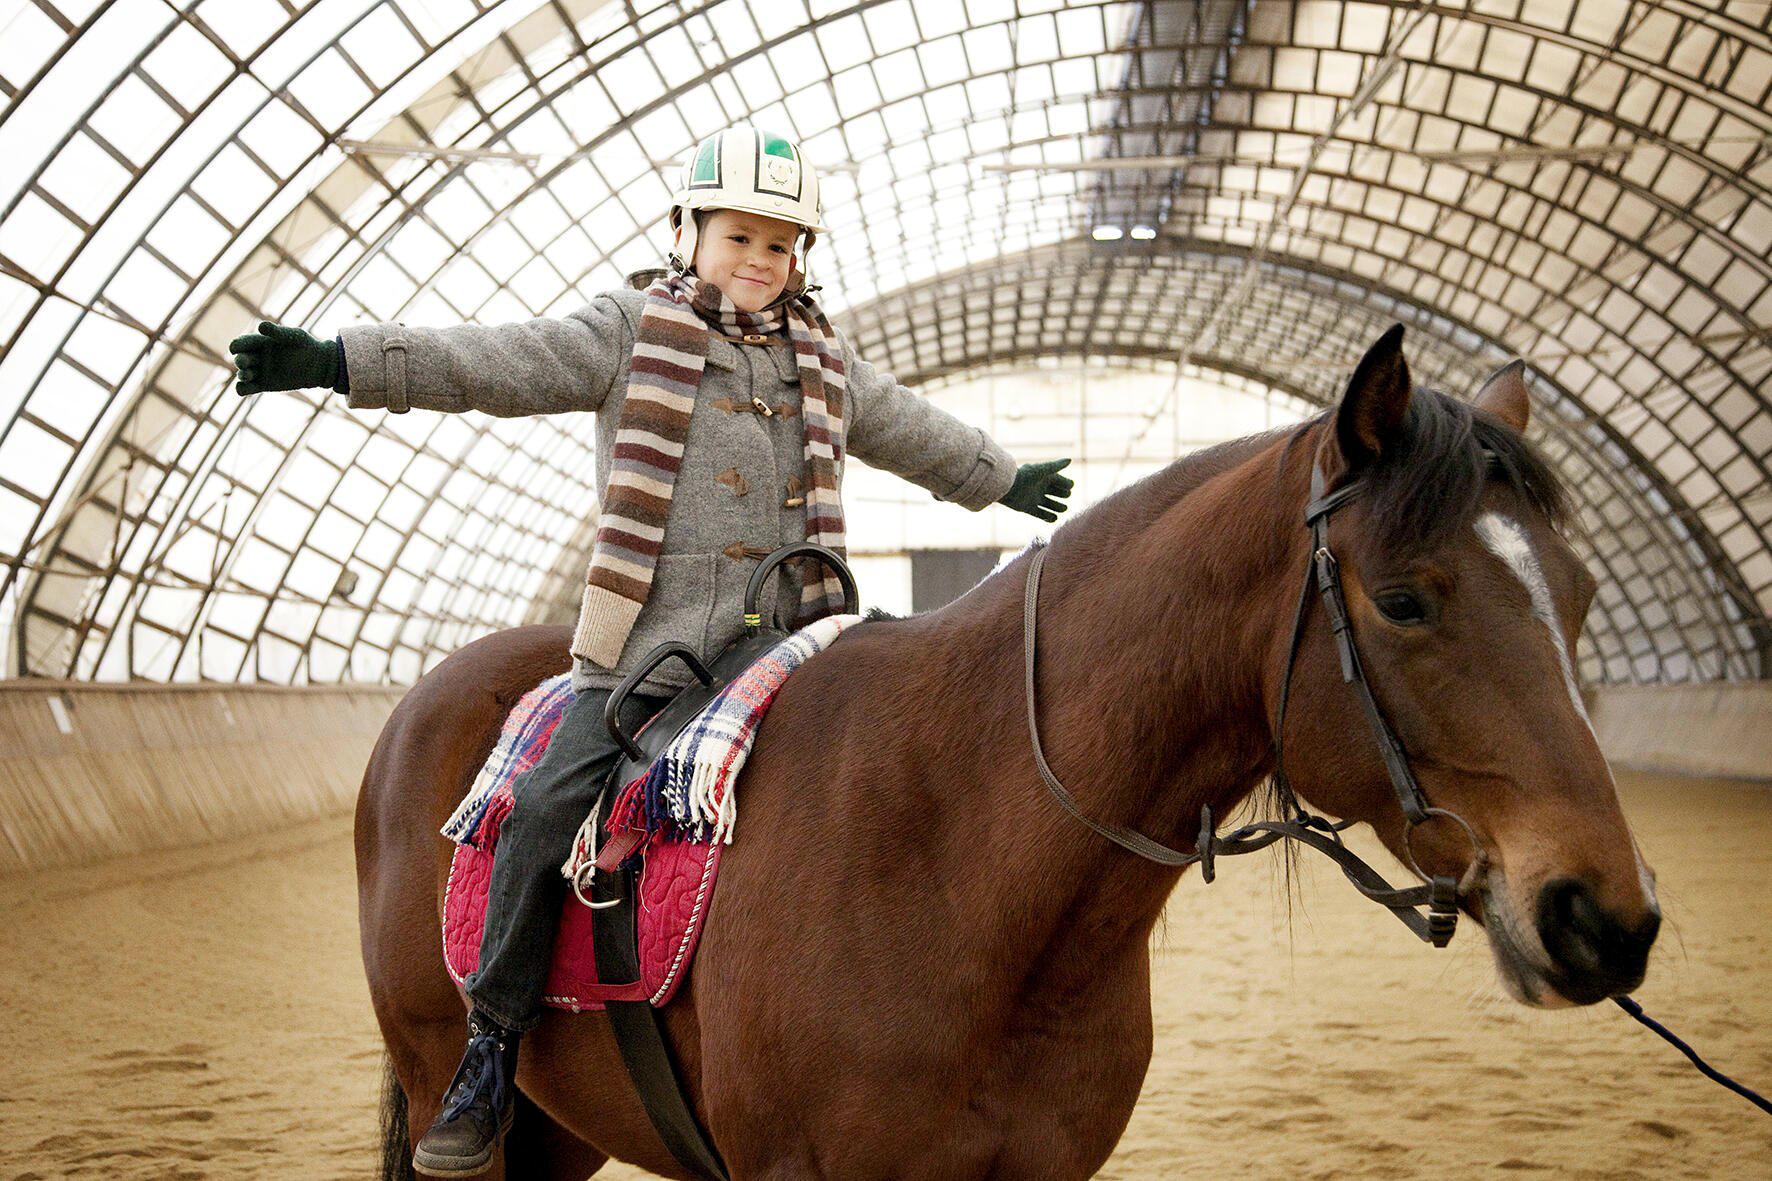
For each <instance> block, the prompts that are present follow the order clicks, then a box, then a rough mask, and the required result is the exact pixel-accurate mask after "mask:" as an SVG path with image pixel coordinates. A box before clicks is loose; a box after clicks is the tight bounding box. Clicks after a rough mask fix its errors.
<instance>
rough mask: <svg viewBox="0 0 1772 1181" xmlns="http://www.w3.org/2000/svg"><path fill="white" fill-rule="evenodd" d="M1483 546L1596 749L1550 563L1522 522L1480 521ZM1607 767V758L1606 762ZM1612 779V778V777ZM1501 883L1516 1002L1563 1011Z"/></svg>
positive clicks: (1645, 880)
mask: <svg viewBox="0 0 1772 1181" xmlns="http://www.w3.org/2000/svg"><path fill="white" fill-rule="evenodd" d="M1474 528H1475V530H1476V534H1477V538H1478V540H1479V541H1481V542H1482V543H1483V546H1484V548H1485V549H1487V550H1488V551H1489V552H1490V553H1493V554H1494V555H1495V556H1496V557H1497V558H1499V559H1500V560H1501V562H1502V564H1503V565H1505V566H1506V567H1507V569H1508V571H1509V572H1510V573H1512V574H1513V576H1514V577H1515V578H1516V579H1518V580H1519V582H1520V585H1521V586H1523V587H1524V588H1525V590H1526V594H1527V597H1528V599H1529V600H1530V602H1531V604H1532V615H1533V618H1535V619H1537V620H1538V621H1539V622H1540V623H1542V624H1543V625H1544V627H1545V630H1546V631H1547V632H1548V633H1549V635H1550V642H1551V646H1552V647H1553V648H1554V649H1555V651H1556V654H1557V666H1558V668H1559V669H1560V670H1561V672H1562V676H1563V687H1564V689H1565V690H1566V691H1567V692H1568V694H1569V704H1570V705H1571V706H1572V707H1573V708H1574V711H1575V716H1576V717H1578V718H1580V719H1581V722H1582V725H1583V726H1585V727H1586V728H1587V731H1588V734H1589V736H1590V737H1592V738H1593V740H1594V743H1595V746H1596V748H1597V747H1598V743H1599V739H1598V737H1597V736H1596V735H1594V729H1593V720H1592V719H1591V718H1590V717H1589V716H1588V712H1587V707H1586V706H1585V705H1584V704H1583V703H1582V700H1581V690H1580V686H1579V684H1578V682H1577V681H1576V676H1575V662H1574V659H1573V658H1572V656H1571V654H1570V651H1569V643H1568V640H1567V638H1566V636H1565V633H1564V631H1563V622H1562V620H1561V619H1560V618H1559V617H1558V615H1557V608H1556V602H1555V600H1554V599H1553V598H1552V596H1551V588H1550V583H1549V581H1548V580H1547V579H1546V577H1545V574H1544V564H1543V563H1542V562H1541V561H1540V560H1539V557H1538V553H1537V551H1536V550H1534V549H1533V547H1532V541H1531V538H1530V537H1529V536H1528V535H1527V533H1526V530H1525V528H1524V527H1523V526H1521V525H1520V523H1519V522H1518V521H1516V520H1514V519H1513V518H1511V517H1508V516H1505V515H1503V514H1501V513H1498V512H1493V511H1490V512H1485V513H1483V514H1482V515H1481V516H1480V517H1478V518H1477V520H1476V523H1475V526H1474ZM1601 763H1602V766H1603V765H1604V759H1603V758H1602V759H1601ZM1607 778H1608V780H1610V774H1609V773H1608V774H1607ZM1632 851H1633V854H1634V856H1635V861H1636V870H1637V881H1638V884H1639V886H1640V887H1641V889H1642V895H1643V904H1644V909H1645V912H1646V913H1648V914H1650V915H1655V916H1659V914H1660V908H1659V906H1658V905H1657V904H1656V899H1655V885H1654V876H1653V875H1652V874H1651V873H1650V872H1649V868H1648V866H1647V865H1645V864H1644V862H1643V858H1642V855H1641V853H1640V852H1639V851H1637V850H1636V848H1635V842H1634V840H1633V841H1632ZM1497 885H1498V883H1496V882H1493V881H1491V882H1488V883H1486V885H1485V890H1484V909H1485V913H1486V915H1487V919H1486V926H1487V927H1488V928H1489V931H1490V935H1491V946H1492V948H1493V949H1494V951H1495V954H1496V959H1497V963H1498V966H1499V967H1500V969H1501V977H1502V981H1503V983H1504V984H1505V985H1506V986H1507V988H1508V991H1509V992H1511V993H1512V994H1513V995H1514V996H1515V998H1516V999H1518V1000H1521V1001H1524V1002H1526V1003H1528V1004H1532V1005H1538V1006H1541V1007H1560V1006H1561V1005H1564V1004H1568V1003H1570V1002H1569V1001H1567V1000H1566V999H1565V998H1564V997H1562V996H1560V995H1559V994H1558V993H1557V991H1556V990H1555V989H1554V988H1547V987H1545V983H1544V980H1543V979H1534V978H1533V977H1535V976H1538V975H1539V974H1540V973H1541V972H1543V971H1544V970H1546V969H1552V968H1554V957H1552V956H1551V955H1550V953H1549V951H1548V949H1547V948H1546V947H1545V943H1544V939H1543V932H1542V931H1541V930H1540V929H1539V927H1538V924H1537V923H1536V922H1534V921H1532V920H1531V919H1529V918H1528V917H1527V916H1528V915H1529V914H1531V913H1532V908H1531V907H1530V906H1527V907H1524V908H1522V907H1521V906H1520V905H1518V904H1517V903H1516V901H1515V900H1514V899H1513V898H1512V896H1511V894H1510V891H1509V890H1508V889H1507V888H1506V886H1505V885H1502V887H1501V888H1499V889H1497V888H1495V887H1496V886H1497Z"/></svg>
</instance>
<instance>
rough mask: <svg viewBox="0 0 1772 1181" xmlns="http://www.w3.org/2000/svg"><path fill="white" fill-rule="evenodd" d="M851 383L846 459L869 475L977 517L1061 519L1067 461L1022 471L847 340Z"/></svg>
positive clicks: (992, 443)
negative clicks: (988, 511) (1001, 509)
mask: <svg viewBox="0 0 1772 1181" xmlns="http://www.w3.org/2000/svg"><path fill="white" fill-rule="evenodd" d="M842 343H843V361H844V365H845V367H846V373H847V376H848V379H849V384H848V393H849V406H848V416H849V424H848V442H849V452H850V454H852V455H854V456H855V457H856V458H857V459H860V460H863V461H865V462H866V463H867V464H868V465H869V466H870V467H877V468H881V469H883V470H885V471H889V472H891V473H892V474H893V475H895V476H899V477H902V478H903V479H906V480H909V481H910V482H911V483H913V484H916V485H917V486H919V487H921V488H927V489H928V490H929V491H930V492H932V493H934V494H935V498H936V499H937V500H949V501H953V502H954V503H955V504H958V505H960V506H962V507H963V508H968V509H971V510H972V511H974V512H977V511H978V510H979V509H982V508H984V507H986V506H987V505H990V504H995V503H1002V504H1006V505H1008V506H1009V507H1010V508H1013V509H1017V510H1019V511H1021V512H1024V513H1028V514H1030V515H1032V516H1035V517H1039V518H1040V519H1041V520H1043V521H1053V520H1056V519H1057V514H1059V513H1062V512H1064V511H1065V507H1066V506H1065V504H1064V498H1065V497H1067V496H1069V495H1070V493H1071V481H1070V478H1069V477H1068V476H1061V475H1059V474H1058V469H1059V468H1062V467H1064V466H1065V465H1066V464H1068V463H1069V462H1070V460H1068V459H1059V460H1052V461H1050V462H1047V463H1030V464H1023V465H1022V466H1021V467H1020V468H1017V467H1016V465H1015V460H1014V459H1012V458H1010V455H1009V453H1008V452H1007V451H1005V450H1003V448H1002V447H1001V446H999V445H998V443H997V442H996V440H994V439H992V438H991V437H990V436H989V435H987V434H985V432H984V431H982V430H980V429H979V428H977V427H975V426H971V425H969V424H967V423H964V422H961V421H960V420H959V419H957V418H955V417H954V416H953V415H951V414H949V413H948V412H947V411H945V410H941V409H939V408H938V407H936V406H935V405H934V404H933V403H932V402H930V401H929V400H928V399H927V398H920V397H918V396H917V395H916V394H914V393H912V392H911V391H910V390H908V389H906V388H905V387H904V386H901V385H899V384H898V382H897V381H895V380H893V378H892V375H891V374H889V373H881V372H880V371H879V370H878V369H876V368H874V367H873V366H872V365H870V364H869V363H868V362H866V361H863V360H862V359H861V358H860V357H858V356H856V355H855V350H854V348H853V347H852V346H851V345H850V343H849V340H848V338H847V337H843V338H842Z"/></svg>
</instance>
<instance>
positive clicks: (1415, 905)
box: [1022, 465, 1487, 947]
mask: <svg viewBox="0 0 1772 1181" xmlns="http://www.w3.org/2000/svg"><path fill="white" fill-rule="evenodd" d="M1324 485H1325V481H1324V479H1323V473H1322V470H1321V468H1318V467H1316V466H1315V465H1313V466H1312V469H1311V501H1310V503H1309V504H1308V505H1306V506H1305V510H1304V523H1305V526H1306V527H1307V528H1309V529H1310V531H1311V553H1310V557H1309V559H1307V561H1306V564H1305V575H1304V585H1303V586H1302V587H1301V588H1300V590H1299V595H1298V610H1297V614H1296V617H1295V618H1294V620H1293V624H1292V642H1291V645H1290V647H1289V649H1288V651H1287V653H1286V675H1285V677H1284V678H1283V679H1282V680H1281V682H1280V701H1279V707H1278V710H1277V713H1276V716H1275V718H1274V772H1273V780H1274V785H1275V787H1276V788H1277V790H1278V792H1279V795H1280V800H1281V805H1282V807H1283V808H1284V809H1285V810H1286V812H1287V813H1289V816H1288V818H1287V819H1284V820H1261V821H1256V822H1254V823H1252V824H1246V825H1244V826H1243V827H1241V828H1238V829H1236V830H1235V831H1233V832H1230V833H1226V834H1224V835H1220V834H1219V833H1218V832H1217V830H1216V826H1215V824H1214V821H1213V816H1212V807H1211V805H1210V804H1207V805H1204V806H1202V807H1201V809H1200V835H1199V838H1198V840H1197V841H1196V843H1195V846H1194V849H1195V851H1194V852H1192V853H1183V852H1181V851H1180V850H1178V849H1172V848H1170V847H1169V846H1167V845H1164V844H1161V843H1159V842H1157V841H1153V840H1152V839H1151V838H1149V837H1147V836H1145V835H1144V834H1142V833H1139V832H1136V831H1134V830H1132V829H1130V828H1126V827H1124V826H1122V825H1117V824H1105V823H1102V822H1100V821H1098V820H1095V819H1093V818H1091V817H1089V816H1087V815H1085V814H1084V813H1083V810H1082V809H1081V808H1080V807H1079V806H1078V805H1077V801H1076V798H1075V797H1074V796H1072V795H1071V793H1070V792H1069V791H1067V790H1066V789H1065V786H1064V784H1062V783H1060V782H1059V780H1058V777H1057V776H1056V775H1054V774H1053V772H1052V768H1051V766H1050V765H1048V764H1047V762H1046V754H1045V752H1044V751H1043V750H1042V749H1041V746H1040V725H1039V720H1038V719H1039V713H1038V706H1037V703H1036V700H1035V695H1034V653H1035V633H1036V614H1037V610H1038V603H1039V596H1040V568H1041V566H1042V565H1043V564H1044V563H1045V561H1046V554H1047V552H1048V551H1047V549H1046V547H1045V546H1044V545H1042V546H1041V547H1040V548H1039V549H1038V550H1036V551H1035V553H1034V556H1033V561H1032V562H1031V563H1030V564H1029V567H1028V581H1027V600H1026V604H1025V609H1024V611H1023V617H1022V624H1023V626H1022V648H1023V652H1024V655H1025V657H1026V671H1027V703H1028V735H1029V737H1030V738H1031V739H1032V740H1033V747H1034V765H1035V766H1036V767H1037V768H1038V769H1039V772H1040V778H1041V779H1042V780H1044V781H1045V784H1046V788H1047V790H1048V791H1050V792H1051V793H1052V798H1053V799H1055V800H1057V801H1058V803H1059V805H1060V806H1062V807H1063V808H1064V810H1065V811H1067V812H1069V813H1070V814H1071V815H1072V816H1074V817H1076V818H1077V819H1078V820H1080V821H1082V822H1083V823H1084V824H1085V825H1087V826H1088V827H1089V828H1091V829H1093V830H1094V831H1095V832H1097V833H1099V834H1100V835H1102V836H1104V837H1106V838H1107V839H1108V840H1110V841H1113V842H1114V843H1115V844H1117V845H1119V846H1121V847H1122V848H1124V849H1127V850H1129V851H1131V852H1133V853H1136V854H1137V855H1138V856H1140V857H1143V858H1145V859H1146V860H1149V861H1154V862H1156V863H1157V864H1159V865H1169V866H1186V865H1196V864H1197V865H1199V867H1200V876H1201V877H1203V878H1204V879H1205V880H1206V881H1208V882H1210V881H1212V879H1213V877H1214V872H1215V862H1216V861H1217V859H1218V858H1219V857H1221V856H1226V857H1228V856H1235V855H1237V854H1242V853H1254V852H1257V851H1259V850H1261V849H1265V848H1267V847H1268V846H1269V845H1272V844H1275V843H1276V842H1278V841H1281V840H1294V841H1298V842H1300V843H1301V844H1305V845H1309V846H1310V847H1311V848H1313V849H1316V850H1317V851H1319V852H1321V853H1324V854H1326V855H1328V856H1329V857H1331V858H1333V859H1334V861H1335V863H1336V864H1337V865H1339V866H1340V867H1341V872H1342V873H1343V874H1344V875H1345V876H1346V877H1347V879H1348V881H1350V882H1352V883H1353V885H1354V888H1355V889H1356V890H1358V891H1359V892H1360V893H1361V894H1364V895H1365V896H1366V897H1367V898H1370V899H1371V900H1372V901H1374V902H1376V903H1378V904H1379V905H1381V906H1384V907H1387V908H1389V910H1390V911H1391V913H1392V914H1394V915H1396V916H1397V918H1398V919H1400V920H1401V921H1402V923H1403V925H1404V926H1406V927H1408V928H1409V929H1410V930H1411V931H1413V932H1414V933H1415V934H1416V936H1417V937H1418V938H1420V939H1421V940H1423V941H1424V942H1427V943H1431V944H1433V945H1434V946H1435V947H1444V946H1446V944H1447V943H1449V942H1450V941H1451V939H1452V935H1453V932H1454V931H1455V930H1456V928H1457V925H1458V900H1459V898H1460V897H1462V896H1465V895H1467V894H1468V893H1469V892H1470V891H1471V890H1472V889H1475V888H1476V887H1477V886H1478V885H1479V884H1480V882H1481V879H1482V876H1483V873H1484V871H1485V869H1486V867H1487V857H1486V855H1485V854H1484V852H1483V846H1482V843H1481V842H1480V841H1479V840H1478V839H1477V835H1476V832H1475V830H1474V829H1472V828H1471V826H1470V824H1469V823H1468V822H1467V821H1465V819H1464V818H1463V817H1462V816H1459V815H1458V814H1457V813H1456V812H1450V811H1448V810H1446V809H1445V808H1436V807H1433V806H1432V805H1430V804H1429V803H1428V801H1427V796H1426V795H1425V794H1424V793H1423V792H1422V790H1421V785H1420V784H1419V783H1417V782H1416V780H1415V774H1414V772H1413V771H1412V770H1411V769H1410V766H1409V756H1408V753H1407V752H1406V751H1405V750H1404V749H1403V744H1402V742H1401V740H1399V739H1398V738H1397V735H1396V731H1394V730H1392V729H1391V726H1390V723H1389V722H1388V721H1386V720H1385V716H1384V711H1383V710H1381V709H1380V708H1379V706H1378V700H1377V698H1375V697H1374V696H1373V694H1372V686H1371V684H1370V683H1368V681H1367V680H1366V672H1365V669H1364V667H1363V666H1362V665H1361V663H1360V652H1359V649H1358V648H1357V647H1356V646H1355V644H1354V632H1353V624H1352V622H1351V621H1350V620H1349V618H1348V613H1347V598H1346V595H1345V594H1344V592H1343V590H1342V585H1341V567H1340V565H1339V564H1338V563H1337V562H1336V560H1335V554H1334V553H1333V551H1331V550H1330V548H1329V518H1330V516H1331V515H1333V514H1334V512H1335V510H1336V509H1338V508H1340V507H1341V506H1342V505H1344V504H1346V503H1347V502H1348V501H1349V500H1352V499H1353V498H1354V497H1355V496H1357V495H1358V494H1359V493H1360V491H1361V490H1362V485H1361V484H1359V483H1358V482H1355V483H1350V484H1347V485H1344V486H1343V487H1341V488H1338V489H1336V490H1335V491H1334V492H1331V493H1329V494H1327V495H1325V494H1324V492H1323V488H1324ZM1312 587H1315V588H1316V589H1317V591H1318V593H1319V595H1320V597H1321V598H1322V600H1323V609H1324V612H1325V613H1326V614H1327V615H1328V618H1329V628H1330V631H1331V632H1332V633H1333V634H1334V636H1335V645H1336V651H1337V652H1338V653H1339V655H1340V657H1341V679H1342V680H1343V681H1345V682H1347V683H1349V684H1351V685H1353V686H1354V692H1355V693H1356V694H1357V695H1358V697H1359V700H1360V707H1361V709H1362V710H1363V711H1364V712H1365V715H1366V723H1367V725H1368V727H1369V728H1370V729H1371V731H1372V736H1373V738H1374V739H1375V740H1376V741H1377V743H1378V751H1379V755H1380V756H1381V757H1382V758H1383V760H1384V765H1385V770H1386V771H1387V772H1389V774H1390V780H1391V786H1392V787H1393V788H1394V789H1395V791H1396V795H1397V803H1398V804H1399V805H1400V806H1401V807H1402V810H1403V818H1404V823H1405V826H1406V827H1405V828H1404V831H1403V853H1404V860H1405V861H1407V862H1408V864H1409V868H1410V869H1412V870H1414V872H1415V874H1416V876H1417V877H1419V878H1421V879H1422V882H1423V884H1421V885H1418V886H1409V887H1405V888H1401V889H1399V888H1397V887H1394V886H1392V885H1391V884H1390V883H1389V882H1387V881H1386V880H1385V879H1384V877H1383V876H1382V875H1381V874H1379V872H1378V871H1377V870H1375V869H1373V868H1372V867H1371V866H1370V865H1368V864H1366V862H1365V861H1363V860H1361V859H1360V857H1359V856H1357V855H1356V854H1355V853H1354V852H1353V851H1352V850H1351V849H1349V848H1348V847H1347V846H1346V845H1344V844H1342V841H1341V833H1342V831H1343V830H1344V829H1346V828H1348V827H1349V826H1351V825H1352V824H1353V823H1354V821H1352V820H1342V821H1331V820H1328V819H1327V818H1325V817H1322V816H1317V815H1315V814H1313V813H1311V812H1308V811H1306V810H1305V808H1304V805H1303V804H1302V803H1301V802H1300V801H1299V798H1298V795H1297V793H1296V792H1294V791H1293V790H1292V785H1291V783H1290V782H1289V781H1288V780H1287V778H1286V769H1285V762H1284V735H1285V723H1286V703H1287V700H1288V698H1289V697H1290V696H1291V689H1292V669H1293V666H1294V665H1295V664H1296V663H1297V660H1298V650H1299V645H1300V643H1301V641H1302V640H1303V638H1304V625H1305V621H1306V619H1307V617H1308V616H1309V613H1310V602H1311V588H1312ZM1436 819H1439V820H1448V821H1451V822H1453V823H1455V824H1457V825H1458V826H1459V827H1461V828H1463V829H1464V832H1465V835H1466V836H1467V837H1468V838H1469V839H1470V843H1471V848H1472V850H1473V856H1472V858H1471V863H1470V866H1469V867H1468V868H1467V869H1466V871H1465V873H1464V876H1463V878H1462V879H1459V878H1454V877H1450V876H1445V875H1441V876H1429V875H1428V874H1426V873H1424V872H1423V871H1422V869H1421V867H1420V865H1419V864H1418V863H1417V862H1416V859H1415V852H1414V847H1413V839H1414V835H1415V830H1416V829H1417V828H1419V827H1420V826H1421V825H1423V824H1426V823H1428V822H1429V821H1431V820H1436ZM1422 907H1426V912H1425V913H1423V911H1422V909H1421V908H1422Z"/></svg>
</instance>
